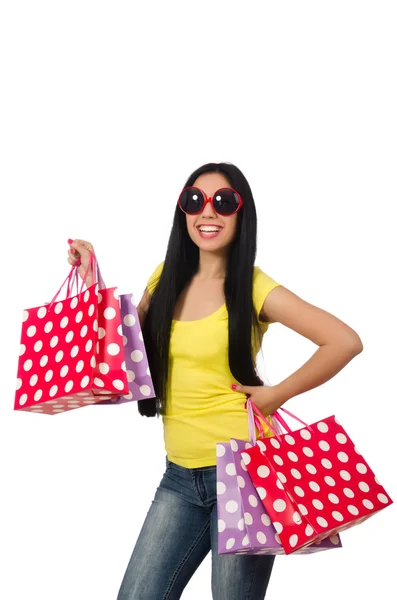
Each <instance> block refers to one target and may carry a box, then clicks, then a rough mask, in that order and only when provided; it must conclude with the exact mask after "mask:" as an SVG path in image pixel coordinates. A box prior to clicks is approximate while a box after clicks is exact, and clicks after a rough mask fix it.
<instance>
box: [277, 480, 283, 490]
mask: <svg viewBox="0 0 397 600" xmlns="http://www.w3.org/2000/svg"><path fill="white" fill-rule="evenodd" d="M276 485H277V487H278V489H279V490H283V489H284V486H283V484H282V483H281V481H280V480H279V479H277V481H276Z"/></svg>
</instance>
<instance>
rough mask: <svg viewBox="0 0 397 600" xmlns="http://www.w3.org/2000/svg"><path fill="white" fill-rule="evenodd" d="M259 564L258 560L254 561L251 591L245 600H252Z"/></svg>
mask: <svg viewBox="0 0 397 600" xmlns="http://www.w3.org/2000/svg"><path fill="white" fill-rule="evenodd" d="M255 558H257V557H255ZM258 562H259V561H258V560H253V561H252V567H253V568H252V577H251V586H250V589H249V590H248V595H247V596H246V599H245V600H252V590H253V588H254V578H255V573H256V567H257V564H258Z"/></svg>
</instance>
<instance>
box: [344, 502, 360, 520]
mask: <svg viewBox="0 0 397 600" xmlns="http://www.w3.org/2000/svg"><path fill="white" fill-rule="evenodd" d="M347 510H348V511H349V513H350V514H352V515H354V516H355V517H356V516H357V515H358V512H359V511H358V508H357V507H356V506H353V504H349V506H348V507H347Z"/></svg>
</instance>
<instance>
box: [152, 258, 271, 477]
mask: <svg viewBox="0 0 397 600" xmlns="http://www.w3.org/2000/svg"><path fill="white" fill-rule="evenodd" d="M163 264H164V263H161V264H160V265H159V266H158V267H157V268H156V270H155V271H154V273H153V274H152V276H151V277H150V279H149V281H148V284H147V287H148V290H149V292H150V294H152V293H153V291H154V289H155V287H156V285H157V283H158V280H159V277H160V275H161V271H162V268H163ZM278 285H280V284H279V283H277V282H276V281H274V279H272V278H271V277H269V276H268V275H266V274H265V273H264V272H263V271H261V269H260V268H259V267H254V277H253V303H254V307H255V310H256V313H257V315H259V312H260V310H261V308H262V306H263V302H264V301H265V299H266V297H267V295H268V294H269V292H270V291H271V290H272V289H274V288H275V287H276V286H278ZM268 325H269V324H268V323H260V327H261V336H260V339H258V340H257V347H256V348H255V355H256V354H257V353H258V352H259V350H260V343H261V341H262V338H263V335H264V333H265V332H266V331H267V328H268ZM228 337H229V333H228V312H227V309H226V305H225V304H224V305H223V306H221V308H219V309H218V310H217V311H215V312H214V313H212V314H211V315H209V316H208V317H205V318H204V319H199V320H196V321H175V320H173V322H172V326H171V339H170V356H169V361H170V362H169V369H170V371H169V378H168V390H167V402H166V411H165V414H164V415H163V426H164V443H165V450H166V453H167V456H168V459H169V460H170V461H171V462H174V463H176V464H178V465H180V466H182V467H186V468H189V469H194V468H198V467H207V466H213V465H215V464H216V442H225V441H228V440H229V438H231V437H233V438H236V439H241V440H248V439H249V438H248V418H247V410H246V408H245V402H246V399H247V398H246V396H245V394H242V393H238V392H234V391H233V390H232V389H231V385H232V384H233V383H239V382H237V381H236V380H235V379H234V377H233V375H232V373H231V371H230V368H229V359H228ZM265 434H266V435H272V434H271V433H270V431H269V430H268V429H267V428H265Z"/></svg>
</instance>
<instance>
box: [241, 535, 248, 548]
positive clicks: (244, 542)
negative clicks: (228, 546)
mask: <svg viewBox="0 0 397 600" xmlns="http://www.w3.org/2000/svg"><path fill="white" fill-rule="evenodd" d="M241 543H242V545H243V546H248V544H249V538H248V535H245V536H244V538H243V541H242V542H241Z"/></svg>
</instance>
